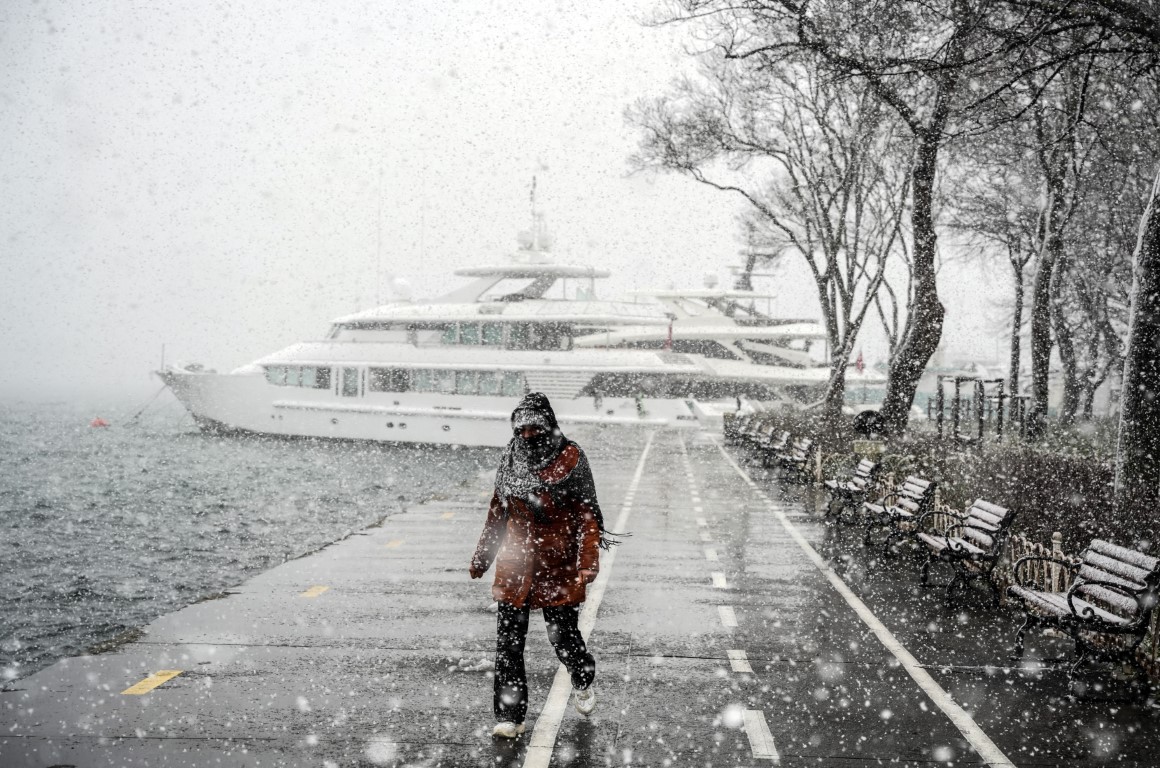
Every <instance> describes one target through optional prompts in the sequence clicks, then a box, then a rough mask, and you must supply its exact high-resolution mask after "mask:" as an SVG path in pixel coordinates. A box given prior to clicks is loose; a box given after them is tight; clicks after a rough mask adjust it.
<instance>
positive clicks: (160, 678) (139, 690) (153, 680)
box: [121, 669, 181, 696]
mask: <svg viewBox="0 0 1160 768" xmlns="http://www.w3.org/2000/svg"><path fill="white" fill-rule="evenodd" d="M180 674H181V670H180V669H163V670H161V671H160V672H157V673H156V674H152V675H149V677H147V678H145V679H144V680H142V681H141V682H139V683H137V684H136V685H131V686H129V687H128V688H126V689H125V690H123V691H121V693H122V694H123V695H126V696H140V695H142V694H145V693H149V691H151V690H153V689H154V688H156V687H157V686H159V685H161V684H162V683H164V682H166V681H168V680H172V679H173V678H175V677H177V676H178V675H180Z"/></svg>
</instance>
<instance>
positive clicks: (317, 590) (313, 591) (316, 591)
mask: <svg viewBox="0 0 1160 768" xmlns="http://www.w3.org/2000/svg"><path fill="white" fill-rule="evenodd" d="M328 589H330V587H324V586H321V585H320V586H317V587H311V588H310V589H308V590H306V591H305V592H303V593H302V594H301V597H318V596H319V595H321V594H322V593H323V592H325V591H326V590H328Z"/></svg>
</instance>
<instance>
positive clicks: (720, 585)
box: [712, 571, 729, 589]
mask: <svg viewBox="0 0 1160 768" xmlns="http://www.w3.org/2000/svg"><path fill="white" fill-rule="evenodd" d="M712 575H713V586H714V587H716V588H717V589H729V584H728V583H727V582H726V581H725V574H723V573H721V571H713V574H712Z"/></svg>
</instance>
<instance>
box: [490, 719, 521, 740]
mask: <svg viewBox="0 0 1160 768" xmlns="http://www.w3.org/2000/svg"><path fill="white" fill-rule="evenodd" d="M523 732H524V724H523V723H513V722H512V721H510V720H504V721H503V722H502V723H496V724H495V728H492V729H491V735H492V736H502V737H503V738H505V739H514V738H516V737H517V736H519V735H520V734H521V733H523Z"/></svg>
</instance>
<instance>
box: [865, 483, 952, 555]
mask: <svg viewBox="0 0 1160 768" xmlns="http://www.w3.org/2000/svg"><path fill="white" fill-rule="evenodd" d="M936 487H937V483H934V482H931V481H930V480H925V479H923V478H921V477H919V476H917V475H910V476H908V477H907V478H906V479H905V480H903V481H902V483H901V484H900V485H898V486H897V487H896V488H895V489H894V490H892V491H890V492H889V493H887V494H886V495H885V496H883V497H882V498H881V499H879V500H878V501H876V502H869V501H867V502H864V503H863V504H862V514H863V516H864V517H865V525H866V532H865V534H864V535H863V537H862V543H863V544H864V545H865V546H867V547H868V546H870V533H871V531H873V530H874V529H875V528H887V529H889V533H888V534H887V536H886V541H885V543H884V544H883V546H884V551H885V552H886V554H889V553H890V543H891V542H892V541H893V540H895V539H898V538H901V537H903V536H905V535H906V534H907V533H913V532H915V530H916V528H915V525H914V524H915V523H916V522H917V521H918V518H919V517H920V516H921V515H923V514H925V513H926V512H928V511H930V510H931V509H933V508H934V492H935V488H936Z"/></svg>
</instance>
